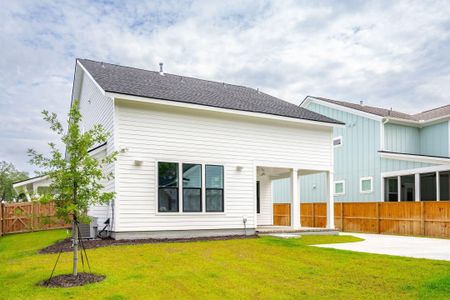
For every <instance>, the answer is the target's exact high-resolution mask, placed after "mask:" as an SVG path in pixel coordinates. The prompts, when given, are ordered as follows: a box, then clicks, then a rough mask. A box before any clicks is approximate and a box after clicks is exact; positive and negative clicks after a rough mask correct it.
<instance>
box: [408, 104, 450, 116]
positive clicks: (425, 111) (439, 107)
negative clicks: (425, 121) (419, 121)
mask: <svg viewBox="0 0 450 300" xmlns="http://www.w3.org/2000/svg"><path fill="white" fill-rule="evenodd" d="M447 106H450V104H445V105H442V106H438V107H435V108H431V109H428V110H424V111H422V112H419V113H417V114H414V115H415V116H416V115H420V114H424V113H427V112H430V111H433V110H437V109H441V108H444V107H447Z"/></svg>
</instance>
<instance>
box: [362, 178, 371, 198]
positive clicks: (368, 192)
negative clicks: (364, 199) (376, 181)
mask: <svg viewBox="0 0 450 300" xmlns="http://www.w3.org/2000/svg"><path fill="white" fill-rule="evenodd" d="M364 180H370V190H368V191H363V189H362V182H363V181H364ZM359 192H360V193H361V194H370V193H373V177H372V176H369V177H361V178H359Z"/></svg>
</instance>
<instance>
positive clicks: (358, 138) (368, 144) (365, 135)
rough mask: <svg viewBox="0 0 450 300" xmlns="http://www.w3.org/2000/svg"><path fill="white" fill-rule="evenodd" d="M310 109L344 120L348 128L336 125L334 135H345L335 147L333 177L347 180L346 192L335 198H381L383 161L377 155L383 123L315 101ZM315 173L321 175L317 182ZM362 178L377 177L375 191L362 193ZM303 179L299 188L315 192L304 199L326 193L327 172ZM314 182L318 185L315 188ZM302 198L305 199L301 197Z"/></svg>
mask: <svg viewBox="0 0 450 300" xmlns="http://www.w3.org/2000/svg"><path fill="white" fill-rule="evenodd" d="M307 108H308V109H310V110H313V111H316V112H318V113H320V114H323V115H325V116H328V117H331V118H333V119H336V120H339V121H342V122H344V123H345V127H342V128H335V129H334V132H333V135H334V136H335V137H338V136H342V146H340V147H336V148H335V150H334V169H335V172H334V180H335V181H338V180H345V194H344V195H342V196H335V201H377V200H379V199H380V198H381V196H380V190H381V185H380V184H381V183H380V179H379V174H380V168H381V164H380V158H379V156H378V150H379V149H380V139H379V136H380V122H379V121H376V120H373V119H369V118H365V117H362V116H358V115H355V114H351V113H348V112H344V111H340V110H337V109H333V108H329V107H326V106H322V105H319V104H316V103H311V104H310V105H309V106H308V107H307ZM309 176H311V175H309ZM314 176H316V177H318V178H316V179H317V180H318V182H317V183H313V182H312V181H313V180H314ZM305 177H306V176H305ZM321 177H322V178H321ZM361 177H373V178H374V180H373V185H374V188H373V192H372V193H369V194H362V193H360V192H359V179H360V178H361ZM302 179H304V180H301V181H300V191H302V190H303V191H304V192H305V194H306V195H308V194H312V195H311V197H312V199H311V200H308V199H304V201H305V202H311V201H318V200H320V198H322V197H325V196H326V180H325V179H326V178H325V174H322V175H313V176H311V177H310V178H302ZM314 185H316V188H315V189H314ZM300 193H301V192H300ZM306 195H305V196H306ZM300 197H301V198H302V196H300ZM322 199H326V198H322ZM320 201H321V202H323V201H324V200H320Z"/></svg>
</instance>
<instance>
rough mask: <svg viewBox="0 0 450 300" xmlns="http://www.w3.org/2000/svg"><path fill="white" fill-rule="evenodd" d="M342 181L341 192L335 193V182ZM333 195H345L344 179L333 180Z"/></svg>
mask: <svg viewBox="0 0 450 300" xmlns="http://www.w3.org/2000/svg"><path fill="white" fill-rule="evenodd" d="M339 183H342V192H341V193H336V184H339ZM333 195H334V196H342V195H345V180H337V181H334V182H333Z"/></svg>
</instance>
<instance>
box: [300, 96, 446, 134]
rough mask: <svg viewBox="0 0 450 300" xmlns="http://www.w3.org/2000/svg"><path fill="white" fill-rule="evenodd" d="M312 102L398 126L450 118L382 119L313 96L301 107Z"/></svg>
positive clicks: (426, 124)
mask: <svg viewBox="0 0 450 300" xmlns="http://www.w3.org/2000/svg"><path fill="white" fill-rule="evenodd" d="M310 102H317V103H318V104H320V105H324V106H328V107H331V108H334V109H338V110H340V111H344V112H348V113H351V114H355V115H358V116H362V117H366V118H369V119H373V120H377V121H380V120H381V119H382V118H386V119H388V120H389V121H393V122H394V123H398V124H409V125H415V126H417V127H423V126H429V125H431V124H432V123H435V122H439V121H442V120H444V119H447V118H449V117H450V115H445V116H441V117H437V118H433V119H428V120H418V121H416V120H407V119H401V118H393V117H389V116H384V117H381V116H379V115H376V114H372V113H368V112H364V111H361V110H358V109H355V108H350V107H347V106H343V105H339V104H335V103H330V102H327V101H324V100H321V99H318V98H315V97H312V96H308V97H306V99H305V100H304V101H303V102H302V103H301V104H300V106H302V107H306V106H307V105H308V104H309V103H310Z"/></svg>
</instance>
